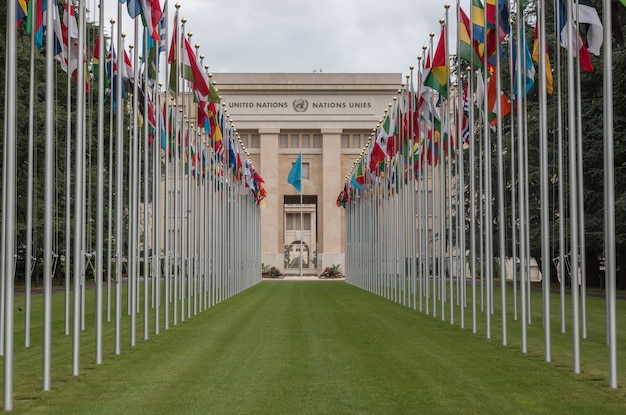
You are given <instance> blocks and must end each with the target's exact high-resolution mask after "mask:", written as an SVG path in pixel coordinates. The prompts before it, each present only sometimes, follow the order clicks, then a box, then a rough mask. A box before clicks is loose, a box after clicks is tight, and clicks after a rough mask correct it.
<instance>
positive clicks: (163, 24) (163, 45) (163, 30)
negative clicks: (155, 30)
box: [159, 0, 167, 53]
mask: <svg viewBox="0 0 626 415" xmlns="http://www.w3.org/2000/svg"><path fill="white" fill-rule="evenodd" d="M166 34H167V0H165V3H163V11H162V12H161V21H160V22H159V53H162V52H165V49H167V39H166V37H165V36H166Z"/></svg>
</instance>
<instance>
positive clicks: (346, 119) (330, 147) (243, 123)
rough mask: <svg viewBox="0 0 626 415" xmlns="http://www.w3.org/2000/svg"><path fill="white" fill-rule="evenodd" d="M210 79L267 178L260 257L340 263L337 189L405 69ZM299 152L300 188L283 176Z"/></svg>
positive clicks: (308, 270)
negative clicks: (401, 71)
mask: <svg viewBox="0 0 626 415" xmlns="http://www.w3.org/2000/svg"><path fill="white" fill-rule="evenodd" d="M212 80H213V81H214V82H215V84H216V87H217V88H218V90H219V94H220V96H221V97H222V102H223V105H224V108H226V110H227V113H228V114H229V115H230V118H231V120H232V121H233V125H234V126H235V127H236V129H237V132H238V134H239V137H240V140H241V142H242V144H243V146H244V147H245V148H246V149H247V151H248V153H249V154H250V159H251V160H252V162H253V163H254V165H255V167H256V168H257V170H258V171H259V172H260V173H261V175H262V176H263V178H264V180H265V189H266V190H267V199H266V208H265V209H264V210H263V211H262V213H261V233H262V247H261V251H262V262H263V263H264V264H266V265H270V266H275V267H277V268H279V269H281V270H282V271H283V272H284V273H286V274H290V273H294V274H295V273H298V272H299V271H300V268H302V269H303V272H304V274H317V273H319V272H320V271H321V270H322V269H323V268H324V267H327V266H331V265H334V264H340V265H343V263H344V257H345V253H344V242H345V235H344V228H345V226H344V212H343V209H341V208H338V207H337V205H336V200H337V195H338V194H339V192H340V190H341V188H342V186H343V183H344V180H345V178H346V175H347V174H348V173H349V172H350V171H351V169H352V167H353V165H354V163H355V161H356V160H357V159H358V158H359V156H360V154H361V151H362V149H363V147H364V146H365V144H366V143H367V141H368V139H369V138H370V136H371V134H372V130H373V128H375V127H376V124H377V123H378V121H379V120H380V119H381V118H382V117H383V115H384V110H385V109H386V108H388V105H389V103H390V102H392V101H393V98H394V97H395V96H397V94H398V89H399V88H400V87H401V83H402V74H328V73H311V74H303V73H296V74H253V73H220V74H214V75H213V77H212ZM300 152H302V176H303V177H302V178H303V180H302V194H301V195H299V194H297V193H296V190H295V188H294V187H293V186H291V185H290V184H289V183H288V182H287V176H288V174H289V171H290V170H291V168H292V166H293V163H294V162H295V160H296V158H297V157H298V155H299V154H300Z"/></svg>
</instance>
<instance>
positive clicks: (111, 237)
mask: <svg viewBox="0 0 626 415" xmlns="http://www.w3.org/2000/svg"><path fill="white" fill-rule="evenodd" d="M109 22H110V23H111V37H113V25H114V24H115V19H113V18H111V19H110V20H109ZM103 30H104V28H103ZM112 45H113V39H111V46H112ZM106 60H107V61H108V60H109V58H108V55H107V59H106ZM105 64H106V63H105ZM113 64H114V62H113V54H111V63H110V65H111V79H110V80H109V81H108V82H109V90H110V91H109V94H110V96H111V98H110V100H111V102H110V106H109V110H110V116H109V200H108V201H109V204H108V219H109V220H108V223H107V236H108V243H107V262H106V264H107V322H110V321H111V277H112V273H111V266H112V264H113V240H114V239H115V237H114V235H113V210H114V209H113V187H114V186H113V179H114V177H115V171H114V169H113V148H114V147H115V146H114V145H113V138H114V137H113V132H114V130H115V129H114V124H113V114H114V111H113V99H112V97H113V88H115V85H113ZM107 79H108V78H107Z"/></svg>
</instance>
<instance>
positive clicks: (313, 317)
mask: <svg viewBox="0 0 626 415" xmlns="http://www.w3.org/2000/svg"><path fill="white" fill-rule="evenodd" d="M124 288H126V285H124ZM162 292H163V291H162ZM18 298H19V297H18ZM63 298H64V293H63V292H58V293H55V294H54V295H53V309H54V310H59V311H61V310H62V309H63ZM122 298H126V292H124V293H123V294H122ZM22 300H23V297H22ZM85 300H86V304H85V312H86V321H87V322H93V318H94V315H93V312H94V295H93V292H92V291H91V290H90V289H88V291H87V295H86V296H85ZM468 300H470V301H468V304H467V307H466V310H471V296H468ZM509 300H510V298H509ZM41 304H42V297H41V296H34V297H33V316H42V315H43V314H42V312H41ZM105 304H106V302H105ZM499 304H500V303H499V302H496V303H495V307H496V309H495V312H494V313H493V314H492V315H491V319H492V322H493V325H494V326H493V327H494V328H496V327H499V321H498V319H499V318H500V315H501V314H500V310H499V308H498V306H499ZM509 304H510V305H511V307H512V301H509ZM551 304H553V307H554V312H555V313H556V314H558V307H559V302H558V299H557V298H556V297H554V298H553V299H552V301H551ZM18 305H19V304H16V306H18ZM617 306H618V311H617V312H618V318H619V319H622V317H623V316H624V312H626V310H625V309H624V306H625V303H624V302H621V301H620V302H618V305H617ZM588 307H589V308H588V316H589V318H590V320H589V324H588V330H589V333H588V338H587V339H584V340H581V342H582V345H583V347H581V354H582V357H581V361H582V373H581V374H573V373H572V368H571V365H572V359H571V345H572V339H571V332H569V331H568V332H567V333H560V332H559V330H558V329H554V330H553V337H552V362H551V363H546V362H545V361H544V359H543V347H542V341H543V327H542V324H541V323H540V321H541V318H540V316H539V314H535V315H534V317H533V318H534V320H533V321H535V322H539V323H538V324H531V325H529V326H528V330H529V331H528V341H529V347H528V353H521V352H520V351H519V347H518V345H519V344H520V343H519V341H520V336H521V330H520V326H519V321H513V320H512V319H511V320H509V330H508V333H509V341H510V344H511V346H510V347H505V346H502V343H501V340H500V339H499V330H498V329H494V330H493V332H492V335H493V338H492V339H486V338H485V335H484V333H485V330H484V328H485V327H484V321H485V314H484V313H481V314H480V315H479V318H478V327H477V333H479V334H472V333H471V330H470V329H469V327H470V324H469V321H470V320H469V312H466V327H468V328H466V329H465V330H463V329H460V328H459V327H458V325H459V322H458V321H457V323H456V326H455V325H451V324H450V323H449V322H445V321H442V320H441V319H440V318H439V317H437V318H433V317H432V316H428V315H425V314H421V313H419V312H417V311H415V310H412V309H410V308H407V307H402V306H401V305H399V304H398V303H395V302H393V301H389V300H386V299H384V298H381V297H378V296H375V295H372V294H371V293H368V292H365V291H363V290H361V289H360V288H357V287H354V286H351V285H349V284H345V283H343V282H336V283H320V282H307V281H305V282H300V281H298V282H293V283H272V282H264V283H260V284H257V285H256V286H254V287H252V288H250V289H249V290H246V291H244V292H243V293H241V294H239V295H237V296H235V297H233V298H231V299H230V300H228V301H224V302H222V303H220V304H218V305H216V306H214V307H211V308H209V309H208V310H207V311H205V312H202V313H199V314H197V315H194V316H193V318H190V319H187V320H186V321H184V322H182V323H179V324H178V325H172V326H170V329H169V330H162V331H161V333H160V334H159V335H157V336H154V334H153V332H152V330H153V327H154V321H153V319H152V316H151V318H150V321H149V324H150V336H151V337H150V339H148V340H146V341H138V342H137V345H136V346H134V347H130V346H129V345H128V341H122V349H121V354H120V355H115V354H114V353H113V350H114V349H113V346H114V336H115V330H114V326H115V325H114V322H108V323H107V322H106V321H105V323H104V330H103V337H104V358H103V363H102V364H96V363H95V361H94V359H93V355H94V353H95V350H96V349H95V344H94V339H95V328H94V325H93V324H86V327H85V330H83V331H81V366H80V376H72V374H71V371H70V369H69V368H70V367H71V357H72V336H65V335H63V312H62V311H61V312H54V313H53V314H52V319H53V327H52V329H53V352H54V353H53V364H52V385H51V386H52V387H51V390H50V391H48V392H43V391H41V355H42V354H41V337H42V333H43V330H42V327H41V325H40V324H39V323H37V324H34V325H33V326H32V334H33V337H32V346H31V347H30V348H24V347H23V345H21V340H20V339H21V334H23V332H20V331H19V330H23V329H22V327H23V318H16V329H17V330H18V331H17V332H16V337H15V339H16V344H15V384H14V387H15V401H14V403H15V405H14V411H13V413H15V414H44V413H45V414H70V413H72V414H87V413H88V414H93V415H99V414H151V415H158V414H207V413H211V414H225V415H226V414H292V413H298V414H330V413H332V414H459V413H461V414H570V415H577V414H581V415H582V414H584V415H587V414H619V413H624V412H625V411H626V400H625V399H624V398H625V392H624V390H623V388H619V389H609V388H608V386H606V385H607V383H608V381H607V371H608V369H607V359H608V355H607V353H606V344H605V335H604V330H605V327H606V322H605V321H604V318H603V316H604V311H605V305H604V302H603V301H602V300H599V299H590V301H589V302H588ZM140 309H141V307H140ZM163 309H164V307H161V309H160V310H161V312H163V311H164V310H163ZM539 309H541V307H540V306H537V307H534V308H533V312H534V313H537V310H539ZM556 314H555V315H556ZM17 315H20V314H17ZM568 315H571V314H568ZM122 316H123V322H124V324H123V326H122V333H121V335H122V338H123V339H128V338H129V337H128V336H129V331H130V327H129V318H130V317H127V313H126V310H124V311H123V313H122ZM457 316H458V308H457ZM170 318H171V315H170ZM105 320H106V319H105ZM37 321H41V319H39V320H37ZM161 321H162V320H161ZM137 324H138V327H137V332H138V333H141V332H142V330H143V324H144V323H143V318H137ZM568 324H569V323H568ZM617 330H618V333H617V336H618V339H622V338H624V336H626V327H625V326H624V325H623V324H622V325H619V326H618V327H617ZM620 356H621V355H620ZM621 357H623V356H621ZM624 362H626V360H624V359H623V358H620V360H619V362H618V364H619V366H618V372H617V373H618V376H619V384H620V385H623V384H624V382H625V381H626V379H625V377H626V368H624ZM0 366H2V362H0ZM381 380H384V381H381ZM94 402H97V404H94Z"/></svg>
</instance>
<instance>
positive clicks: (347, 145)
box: [341, 134, 350, 148]
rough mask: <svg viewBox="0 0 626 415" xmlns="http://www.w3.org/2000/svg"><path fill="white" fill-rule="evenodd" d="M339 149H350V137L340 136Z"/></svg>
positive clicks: (346, 135)
mask: <svg viewBox="0 0 626 415" xmlns="http://www.w3.org/2000/svg"><path fill="white" fill-rule="evenodd" d="M341 148H350V136H349V135H348V134H341Z"/></svg>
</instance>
